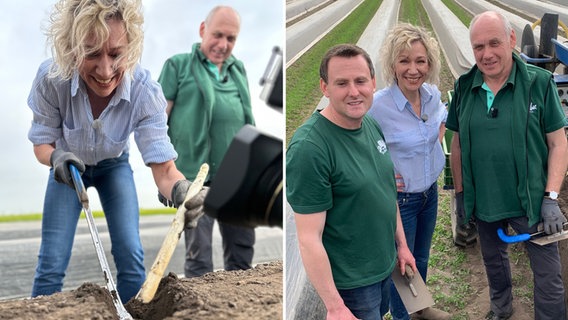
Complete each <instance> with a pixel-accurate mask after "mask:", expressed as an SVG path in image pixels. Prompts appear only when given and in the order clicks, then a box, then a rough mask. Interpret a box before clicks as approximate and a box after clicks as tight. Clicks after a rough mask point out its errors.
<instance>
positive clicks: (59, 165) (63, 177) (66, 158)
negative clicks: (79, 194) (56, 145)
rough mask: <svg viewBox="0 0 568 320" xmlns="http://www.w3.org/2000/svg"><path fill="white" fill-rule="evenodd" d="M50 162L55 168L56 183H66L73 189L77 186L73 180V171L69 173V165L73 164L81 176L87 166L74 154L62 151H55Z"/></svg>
mask: <svg viewBox="0 0 568 320" xmlns="http://www.w3.org/2000/svg"><path fill="white" fill-rule="evenodd" d="M49 162H50V163H51V166H52V167H53V177H54V178H55V181H57V182H59V183H65V184H66V185H68V186H70V187H71V188H75V186H74V185H73V179H72V178H71V171H69V164H73V165H74V166H75V167H76V168H77V170H79V172H80V173H81V174H82V173H83V172H85V164H84V163H83V161H81V159H79V158H77V156H75V155H74V154H73V153H71V152H66V151H63V150H61V149H55V150H53V152H52V153H51V157H50V158H49Z"/></svg>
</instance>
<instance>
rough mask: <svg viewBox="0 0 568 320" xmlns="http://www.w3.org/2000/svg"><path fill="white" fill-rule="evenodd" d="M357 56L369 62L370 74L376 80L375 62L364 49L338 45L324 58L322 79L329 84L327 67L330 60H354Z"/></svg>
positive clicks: (352, 45)
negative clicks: (341, 58) (337, 58)
mask: <svg viewBox="0 0 568 320" xmlns="http://www.w3.org/2000/svg"><path fill="white" fill-rule="evenodd" d="M356 56H363V58H365V60H366V61H367V65H368V66H369V72H370V73H371V78H375V67H373V61H372V60H371V57H369V54H368V53H367V51H365V50H363V49H362V48H360V47H358V46H356V45H354V44H338V45H336V46H333V47H332V48H330V49H329V50H327V52H326V53H325V55H324V56H323V59H322V60H321V64H320V78H321V79H322V80H323V81H324V82H325V83H327V67H328V65H329V60H331V58H333V57H343V58H352V57H356Z"/></svg>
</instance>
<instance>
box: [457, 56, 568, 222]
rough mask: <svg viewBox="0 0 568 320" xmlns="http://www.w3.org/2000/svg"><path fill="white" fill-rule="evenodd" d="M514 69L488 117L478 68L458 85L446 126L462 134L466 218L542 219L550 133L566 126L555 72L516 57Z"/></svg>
mask: <svg viewBox="0 0 568 320" xmlns="http://www.w3.org/2000/svg"><path fill="white" fill-rule="evenodd" d="M513 62H514V63H513V69H512V72H511V74H510V75H509V78H508V80H507V82H506V83H505V85H504V86H503V87H502V88H501V89H500V90H499V92H498V93H497V94H496V95H495V97H494V101H493V104H492V107H494V108H497V109H498V110H499V111H498V114H497V116H496V117H494V118H491V117H489V116H488V113H487V95H486V92H485V90H484V89H483V88H482V85H483V76H482V74H481V72H480V71H479V69H478V68H477V66H474V67H473V68H472V69H471V70H470V71H469V72H468V73H466V74H464V75H462V76H461V77H460V78H459V79H458V80H457V81H456V84H455V87H454V97H453V99H452V102H451V104H450V108H449V111H448V119H447V122H446V128H448V129H450V130H452V131H457V132H458V133H459V135H460V145H461V157H462V176H463V188H464V206H465V210H466V215H467V218H469V217H470V216H471V215H472V214H475V216H476V217H477V218H479V219H480V220H482V221H487V222H493V221H498V220H501V219H505V218H512V217H518V216H527V217H528V218H529V224H530V225H533V224H535V223H537V222H539V221H540V206H541V203H542V198H543V194H544V188H545V185H546V179H547V173H548V172H547V168H548V163H547V162H548V147H547V144H546V134H547V133H550V132H553V131H556V130H558V129H560V128H562V127H563V126H564V123H565V115H564V112H563V111H562V108H561V104H560V100H559V97H558V94H557V91H556V84H555V83H554V79H553V78H552V74H551V73H550V72H548V71H546V70H544V69H542V68H538V67H535V66H532V65H528V64H526V63H524V62H523V61H522V60H521V59H520V58H519V57H518V56H517V55H515V54H513Z"/></svg>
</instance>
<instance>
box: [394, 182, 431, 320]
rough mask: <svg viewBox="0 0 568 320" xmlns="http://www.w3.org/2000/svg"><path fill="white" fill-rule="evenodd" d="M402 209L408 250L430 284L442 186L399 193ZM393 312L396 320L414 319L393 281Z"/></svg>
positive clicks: (419, 270)
mask: <svg viewBox="0 0 568 320" xmlns="http://www.w3.org/2000/svg"><path fill="white" fill-rule="evenodd" d="M398 207H399V209H400V217H401V219H402V225H403V228H404V234H405V236H406V242H407V243H408V248H409V249H410V252H412V254H413V255H414V259H415V260H416V268H417V269H418V272H420V276H422V279H424V282H426V276H427V274H428V259H429V258H430V245H431V243H432V235H433V234H434V227H435V226H436V217H437V216H438V185H437V184H436V183H434V184H432V186H431V187H430V188H429V189H428V190H426V191H424V192H417V193H406V192H399V193H398ZM390 312H391V315H392V318H393V320H408V319H409V318H410V317H409V315H408V312H407V311H406V308H405V307H404V304H403V303H402V300H401V298H400V295H399V294H398V292H397V291H396V287H395V286H394V283H393V282H392V281H391V300H390Z"/></svg>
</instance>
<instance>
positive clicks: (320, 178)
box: [286, 140, 333, 213]
mask: <svg viewBox="0 0 568 320" xmlns="http://www.w3.org/2000/svg"><path fill="white" fill-rule="evenodd" d="M286 197H287V200H288V203H290V206H291V207H292V209H293V210H294V212H296V213H316V212H322V211H326V210H329V209H330V208H331V207H332V205H333V200H332V192H331V183H330V165H329V161H327V159H326V158H325V157H324V156H323V154H322V152H321V149H320V148H319V147H318V146H316V145H314V144H313V143H311V142H310V141H309V140H302V141H296V142H294V141H292V143H291V144H290V146H289V148H288V151H287V152H286Z"/></svg>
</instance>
